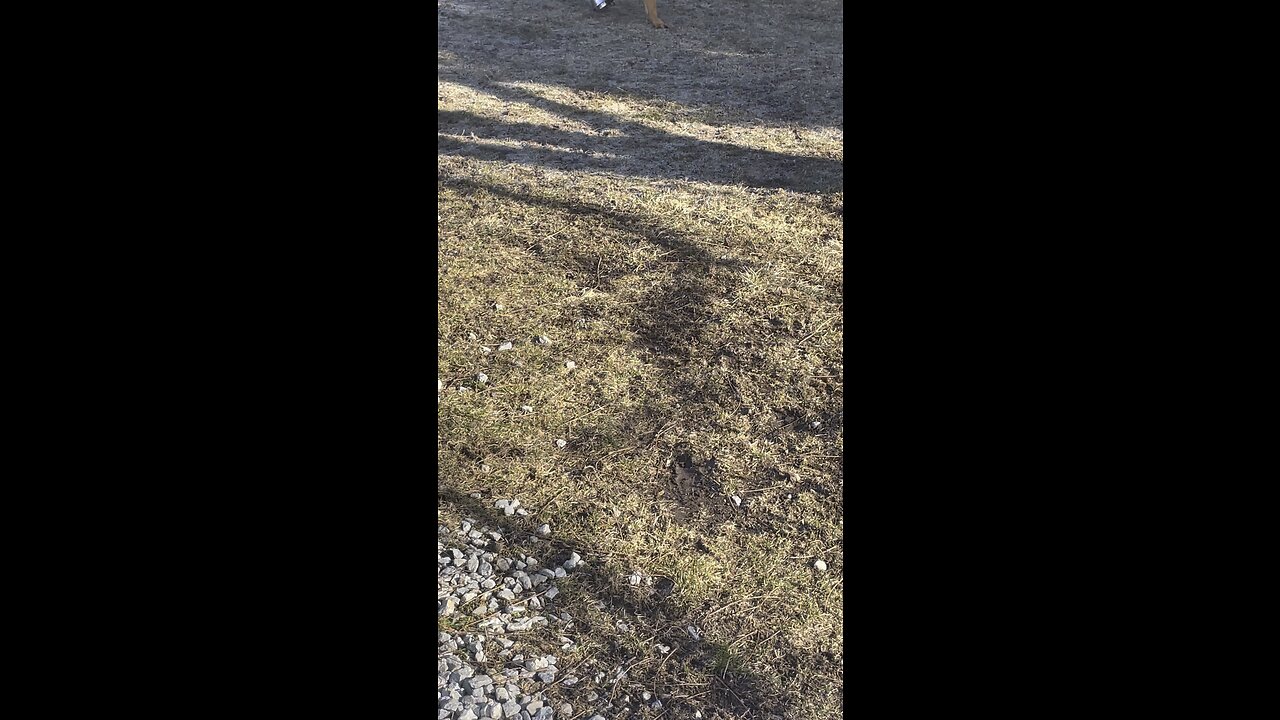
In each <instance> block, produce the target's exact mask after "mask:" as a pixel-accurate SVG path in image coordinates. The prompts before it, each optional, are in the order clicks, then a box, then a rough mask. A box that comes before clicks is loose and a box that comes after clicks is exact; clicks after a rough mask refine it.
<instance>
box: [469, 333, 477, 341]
mask: <svg viewBox="0 0 1280 720" xmlns="http://www.w3.org/2000/svg"><path fill="white" fill-rule="evenodd" d="M467 339H468V340H476V339H478V338H477V337H476V334H475V333H473V332H469V333H467Z"/></svg>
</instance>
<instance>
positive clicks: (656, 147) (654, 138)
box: [437, 0, 845, 719]
mask: <svg viewBox="0 0 1280 720" xmlns="http://www.w3.org/2000/svg"><path fill="white" fill-rule="evenodd" d="M842 8H843V4H842V3H839V2H831V1H828V0H820V1H816V2H797V1H795V0H786V1H785V2H784V1H775V0H717V1H716V2H681V1H680V0H670V1H668V0H659V8H658V9H659V14H660V15H661V17H662V19H663V20H665V21H666V22H667V23H668V24H670V25H671V26H672V28H673V29H671V30H655V29H653V28H652V27H650V26H649V24H648V23H647V22H646V20H645V15H644V8H643V3H642V2H641V0H622V2H620V3H619V4H617V5H615V6H613V7H612V8H610V9H609V10H608V11H606V12H603V13H596V12H593V11H591V10H590V3H589V0H521V1H520V2H505V3H499V2H492V1H488V2H481V1H479V0H439V37H438V39H439V49H438V66H437V67H438V71H437V72H438V105H439V127H438V133H439V135H438V138H439V153H438V163H437V187H438V191H439V200H438V208H437V213H438V216H439V238H438V281H439V297H438V305H437V313H438V318H439V334H438V342H439V346H438V356H439V362H440V380H441V381H443V383H444V385H445V388H446V389H445V392H444V393H443V394H442V396H441V400H440V404H439V410H438V412H439V430H438V445H437V448H438V449H437V457H438V459H439V481H440V497H439V501H440V522H441V524H444V525H450V524H452V525H454V526H456V524H457V523H458V522H459V521H460V520H461V519H462V518H464V517H466V518H472V519H474V520H476V521H478V522H479V523H480V524H482V525H488V526H490V527H493V528H495V529H498V528H500V529H503V530H504V531H506V532H507V533H508V535H509V536H510V537H511V538H517V537H527V535H528V534H529V533H530V532H531V531H532V530H533V529H534V528H535V527H537V526H538V525H540V524H542V523H548V524H550V525H551V528H552V537H551V538H550V540H544V541H541V542H539V543H536V544H530V545H524V546H521V547H522V548H523V550H522V551H524V552H529V553H531V554H533V553H534V552H535V551H536V552H541V553H543V554H545V555H548V556H550V555H553V554H556V553H561V554H567V553H568V552H569V551H576V552H578V553H580V554H581V555H582V556H583V557H584V558H586V559H587V566H586V568H585V569H584V570H583V571H582V572H578V573H574V574H573V576H572V577H571V579H570V580H566V581H563V582H562V583H561V590H562V592H561V594H560V596H559V597H557V598H556V600H555V601H554V603H553V604H552V607H551V608H550V609H552V610H555V611H556V612H561V611H568V612H570V613H572V615H573V617H574V618H575V621H576V627H577V628H578V632H576V633H575V637H574V640H575V641H576V642H577V643H578V650H576V651H574V653H573V654H572V655H571V656H568V657H564V658H562V659H561V663H562V667H568V666H573V665H575V664H578V663H581V667H582V668H583V669H584V670H590V669H592V668H599V669H600V670H601V671H608V670H611V669H613V668H615V667H616V666H622V667H624V668H630V671H629V677H628V680H627V681H626V682H624V683H623V684H622V685H619V686H613V685H606V686H604V687H600V686H596V685H594V684H592V683H589V682H588V683H582V684H580V685H579V686H575V687H572V688H569V687H563V686H559V685H558V686H556V688H554V692H555V693H556V694H558V696H560V697H562V698H563V699H565V700H568V701H570V702H572V703H573V705H574V706H575V708H581V709H582V710H588V709H590V705H591V703H589V702H585V701H583V700H582V696H583V695H584V694H586V693H587V692H589V691H595V692H598V693H600V694H601V695H605V696H611V693H613V694H616V695H617V696H618V697H621V696H622V695H624V694H630V693H632V692H633V691H635V690H636V689H638V688H640V687H643V688H646V689H647V690H648V691H649V692H651V693H653V695H655V696H657V697H666V698H667V700H665V701H664V703H665V705H664V709H663V710H662V711H653V710H651V709H649V708H648V707H643V708H639V707H637V709H636V710H635V711H634V714H633V715H630V716H631V717H651V718H657V717H660V716H664V715H665V716H666V717H669V718H692V717H694V716H695V715H694V713H695V712H700V713H701V716H702V717H703V718H746V717H751V718H769V717H782V718H788V719H790V718H811V717H823V718H825V717H837V716H839V715H841V714H842V708H843V690H844V679H843V678H844V661H843V658H844V646H843V637H842V634H843V625H844V617H843V600H844V574H843V572H844V568H845V566H844V545H843V532H844V525H843V520H844V501H843V494H842V491H843V485H844V473H843V458H844V428H843V416H844V397H843V387H844V358H843V350H842V342H843V325H844V323H843V318H844V314H843V311H844V302H843V293H844V288H843V276H842V253H843V245H844V234H843V225H842V219H843V213H844V192H843V172H844V171H843V168H844V154H843V153H844V151H843V126H844V117H843V102H844V95H843V87H842V85H843V44H842V43H843V39H842V34H843V9H842ZM538 336H546V337H547V338H549V339H550V341H551V342H550V344H549V345H542V344H538V343H536V342H534V339H535V338H536V337H538ZM505 342H511V343H512V347H511V349H510V350H499V349H498V348H499V346H500V345H501V344H502V343H505ZM484 348H488V349H489V352H485V350H484ZM566 361H573V362H574V363H576V367H575V368H574V369H572V370H570V369H568V368H566V365H565V363H566ZM479 373H484V374H485V375H487V377H488V379H487V382H484V383H481V382H479V381H478V380H477V374H479ZM459 387H465V388H468V389H467V390H459V389H458V388H459ZM522 406H530V407H531V408H532V411H525V410H523V409H522ZM557 439H563V440H564V441H565V446H564V447H563V448H561V447H558V446H557V444H556V442H555V441H556V440H557ZM473 495H478V496H479V497H473ZM734 496H737V498H738V499H739V500H740V501H741V502H740V504H738V503H735V502H734V501H733V500H732V499H731V498H732V497H734ZM501 498H518V499H520V501H521V502H522V503H523V505H524V507H526V508H528V509H529V511H530V513H531V514H530V515H529V516H527V517H521V516H518V515H517V516H512V517H507V516H504V515H503V513H502V512H501V511H500V510H495V508H494V501H495V500H497V499H501ZM513 542H514V541H513ZM531 548H532V549H531ZM816 560H822V561H824V562H825V563H826V566H827V569H826V570H819V569H815V567H814V562H815V561H816ZM632 573H639V574H641V575H643V576H645V577H647V578H650V579H651V580H650V582H652V584H646V583H642V584H640V585H631V584H629V582H628V580H627V578H628V576H629V575H631V574H632ZM620 621H621V622H622V623H623V625H622V628H620V627H619V622H620ZM469 622H470V621H469V620H468V619H462V617H461V616H451V617H448V618H441V620H440V623H441V627H445V628H449V629H450V630H451V631H452V630H463V629H465V628H466V627H468V623H469ZM690 627H693V628H694V629H695V633H696V634H697V636H698V638H697V639H695V638H694V634H691V633H690V632H689V628H690ZM551 640H552V641H554V638H552V639H551ZM528 642H539V640H538V639H537V638H536V637H533V636H531V637H529V638H528ZM657 644H662V645H665V646H668V647H670V648H672V651H671V652H670V653H667V654H663V653H660V652H659V651H657V650H655V646H656V645H657ZM546 651H547V652H558V650H557V648H556V647H554V642H552V644H549V645H548V646H547V650H546ZM579 674H580V675H581V674H584V673H579ZM592 674H593V673H591V672H588V673H586V675H587V676H588V677H589V676H590V675H592ZM576 714H577V713H575V715H576ZM589 714H590V713H586V714H583V715H582V716H583V717H584V718H585V717H587V715H589Z"/></svg>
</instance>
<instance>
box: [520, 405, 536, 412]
mask: <svg viewBox="0 0 1280 720" xmlns="http://www.w3.org/2000/svg"><path fill="white" fill-rule="evenodd" d="M520 409H521V410H523V411H525V412H533V406H532V405H521V406H520Z"/></svg>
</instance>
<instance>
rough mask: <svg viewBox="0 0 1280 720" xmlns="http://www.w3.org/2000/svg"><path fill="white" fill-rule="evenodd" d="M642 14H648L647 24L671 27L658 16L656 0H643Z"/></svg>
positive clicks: (657, 26)
mask: <svg viewBox="0 0 1280 720" xmlns="http://www.w3.org/2000/svg"><path fill="white" fill-rule="evenodd" d="M644 14H645V15H648V16H649V24H650V25H652V26H654V27H656V28H669V27H671V26H670V25H668V24H666V23H664V22H662V20H661V19H660V18H659V17H658V0H644Z"/></svg>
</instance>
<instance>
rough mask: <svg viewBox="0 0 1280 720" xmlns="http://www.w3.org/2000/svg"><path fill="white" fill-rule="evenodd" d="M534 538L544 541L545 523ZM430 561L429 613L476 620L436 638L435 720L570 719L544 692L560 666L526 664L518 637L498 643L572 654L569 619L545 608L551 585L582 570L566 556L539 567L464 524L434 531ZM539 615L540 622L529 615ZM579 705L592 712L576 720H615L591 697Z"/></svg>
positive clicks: (613, 710) (516, 507)
mask: <svg viewBox="0 0 1280 720" xmlns="http://www.w3.org/2000/svg"><path fill="white" fill-rule="evenodd" d="M494 506H495V507H496V508H498V509H501V510H503V512H505V513H507V514H508V515H510V514H512V513H513V512H520V511H521V510H523V508H521V507H520V501H519V500H517V499H514V498H513V499H510V500H508V499H499V500H497V501H496V502H495V503H494ZM526 512H527V511H526ZM538 530H539V532H541V533H542V534H544V535H547V536H549V535H550V534H551V526H550V525H549V524H546V523H544V524H543V525H542V526H540V527H539V528H538ZM522 539H533V538H532V536H530V537H529V538H522ZM499 543H501V545H499ZM499 548H501V550H499ZM436 556H437V563H436V565H437V576H436V590H437V597H438V600H439V605H438V610H437V613H438V614H439V615H440V616H442V617H444V616H458V617H459V618H460V619H461V618H464V617H466V616H472V617H476V618H480V621H479V623H473V622H472V621H464V622H465V623H466V625H467V626H468V627H467V629H466V630H463V631H461V632H457V633H450V632H445V631H443V630H442V631H440V632H439V633H438V636H437V643H438V647H437V665H438V668H437V669H438V673H437V675H438V698H437V700H438V701H437V708H438V710H437V712H438V717H439V719H440V720H445V719H446V718H447V719H448V720H488V719H491V718H519V719H521V720H552V719H554V718H557V717H560V718H564V719H566V720H567V719H568V718H571V717H573V716H574V714H575V711H574V708H573V706H572V705H570V704H569V703H567V702H563V699H564V698H563V697H560V698H556V699H555V700H554V701H553V699H552V698H549V697H548V696H547V694H546V692H545V690H546V689H548V688H547V686H549V685H551V684H552V683H555V682H556V680H557V679H558V678H559V676H560V674H561V673H560V670H559V669H558V663H559V661H560V659H559V658H557V657H556V656H554V655H545V656H543V655H538V654H536V653H531V654H529V655H528V657H526V655H525V653H526V652H528V651H527V650H525V647H526V646H525V644H524V643H522V642H521V638H520V636H513V637H511V638H510V639H508V638H507V637H504V636H505V635H508V634H511V633H524V632H531V633H545V634H546V637H547V638H548V639H557V638H558V640H559V646H560V647H562V648H563V649H564V650H565V651H572V649H573V648H574V647H575V646H574V642H573V640H572V639H571V638H569V637H568V636H567V635H566V634H565V633H566V632H571V627H572V625H573V621H572V618H571V617H570V616H569V614H568V613H560V614H559V615H557V614H556V613H553V612H550V611H548V610H547V604H548V603H550V602H551V601H552V600H553V599H554V598H555V597H556V595H557V594H558V592H559V591H558V590H557V588H556V587H555V585H554V584H553V582H552V581H553V580H555V581H559V580H565V581H568V575H569V573H568V572H567V570H572V569H574V568H576V567H578V566H580V565H583V564H585V563H584V561H583V559H582V556H581V555H579V554H578V553H576V552H575V553H571V554H570V555H569V557H568V559H566V560H564V561H563V562H560V563H558V564H555V563H548V566H547V567H543V565H542V563H541V561H539V560H538V559H537V558H536V557H533V556H530V555H526V554H524V553H521V552H518V551H517V550H516V549H515V547H514V546H513V545H512V544H511V542H510V538H508V537H506V536H504V534H503V533H501V532H496V531H493V530H490V529H489V528H486V527H480V526H478V524H477V523H476V521H474V520H472V519H469V518H468V519H466V520H464V521H463V522H462V523H460V525H459V526H458V527H456V528H448V527H445V526H440V527H439V540H438V541H437V547H436ZM539 610H541V611H544V612H546V614H545V615H543V614H530V613H532V612H534V611H539ZM517 615H519V616H520V617H516V616H517ZM553 627H554V628H555V629H554V630H553V629H552V628H553ZM580 682H583V680H582V679H580V678H578V677H576V676H573V675H567V676H565V677H564V678H563V679H562V682H561V685H565V686H572V685H575V684H578V683H580ZM597 689H599V688H597ZM580 697H583V698H588V701H589V702H592V703H593V704H598V705H599V707H594V708H593V707H588V708H586V709H584V710H583V711H581V712H578V715H580V716H583V717H585V716H587V715H588V714H592V713H596V714H595V715H594V716H595V717H600V718H603V717H605V716H604V715H601V714H599V713H609V714H610V715H617V714H618V711H619V710H620V708H617V707H616V706H614V705H613V704H611V703H610V702H609V700H608V699H607V698H606V697H602V696H601V695H600V694H597V693H595V692H591V693H589V694H587V693H584V694H583V695H582V696H580ZM597 700H598V701H599V702H598V703H596V702H595V701H597Z"/></svg>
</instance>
